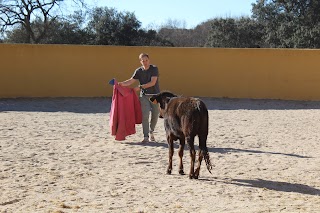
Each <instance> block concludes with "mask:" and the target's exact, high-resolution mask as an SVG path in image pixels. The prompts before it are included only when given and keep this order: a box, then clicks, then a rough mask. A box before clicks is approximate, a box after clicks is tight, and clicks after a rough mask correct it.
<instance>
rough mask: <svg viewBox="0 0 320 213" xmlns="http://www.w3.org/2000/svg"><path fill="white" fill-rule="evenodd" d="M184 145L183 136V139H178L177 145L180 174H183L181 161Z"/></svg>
mask: <svg viewBox="0 0 320 213" xmlns="http://www.w3.org/2000/svg"><path fill="white" fill-rule="evenodd" d="M184 145H185V140H184V138H183V139H180V146H179V158H180V164H179V174H180V175H184V171H183V162H182V158H183V150H184Z"/></svg>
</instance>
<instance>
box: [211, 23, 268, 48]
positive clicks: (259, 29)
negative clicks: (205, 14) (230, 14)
mask: <svg viewBox="0 0 320 213" xmlns="http://www.w3.org/2000/svg"><path fill="white" fill-rule="evenodd" d="M262 35H263V26H262V25H260V24H259V23H257V22H255V21H253V20H252V19H250V18H245V17H242V18H240V19H233V18H228V19H221V18H217V19H213V20H212V21H211V31H210V33H209V36H208V40H207V43H206V46H207V47H224V48H228V47H229V48H250V47H251V48H252V47H260V46H261V37H262Z"/></svg>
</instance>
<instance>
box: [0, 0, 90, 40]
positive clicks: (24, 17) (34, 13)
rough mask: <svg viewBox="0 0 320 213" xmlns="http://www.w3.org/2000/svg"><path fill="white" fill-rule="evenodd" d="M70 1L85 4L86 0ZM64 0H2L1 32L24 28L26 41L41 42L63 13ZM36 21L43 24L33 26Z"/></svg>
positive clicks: (0, 14)
mask: <svg viewBox="0 0 320 213" xmlns="http://www.w3.org/2000/svg"><path fill="white" fill-rule="evenodd" d="M69 1H71V2H74V3H81V5H84V0H69ZM62 2H64V0H0V27H1V32H2V33H3V32H5V30H7V29H8V28H9V29H12V28H14V27H19V28H24V29H25V31H26V33H27V35H26V41H25V42H26V43H39V42H40V41H41V39H43V38H44V37H45V35H46V33H47V32H48V29H49V28H50V26H51V24H52V23H54V22H55V20H56V19H57V18H58V17H59V14H61V8H60V6H61V4H62ZM59 11H60V13H59ZM34 22H38V23H39V22H42V24H41V25H37V26H33V23H34ZM39 26H40V27H39Z"/></svg>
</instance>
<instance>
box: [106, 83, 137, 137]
mask: <svg viewBox="0 0 320 213" xmlns="http://www.w3.org/2000/svg"><path fill="white" fill-rule="evenodd" d="M141 123H142V112H141V104H140V101H139V98H138V96H137V94H136V93H135V91H134V89H132V88H127V87H122V86H119V85H118V84H117V82H116V81H115V84H114V85H113V95H112V104H111V110H110V121H109V125H110V132H111V135H114V136H115V139H116V140H119V141H120V140H125V139H126V136H128V135H132V134H135V133H136V128H135V125H136V124H141Z"/></svg>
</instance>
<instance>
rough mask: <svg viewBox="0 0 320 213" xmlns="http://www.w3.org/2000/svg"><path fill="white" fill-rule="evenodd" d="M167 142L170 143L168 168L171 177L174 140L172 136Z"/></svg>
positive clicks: (168, 137)
mask: <svg viewBox="0 0 320 213" xmlns="http://www.w3.org/2000/svg"><path fill="white" fill-rule="evenodd" d="M167 141H168V147H169V164H168V168H167V174H168V175H171V171H172V156H173V152H174V149H173V139H172V138H171V137H170V136H167Z"/></svg>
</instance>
